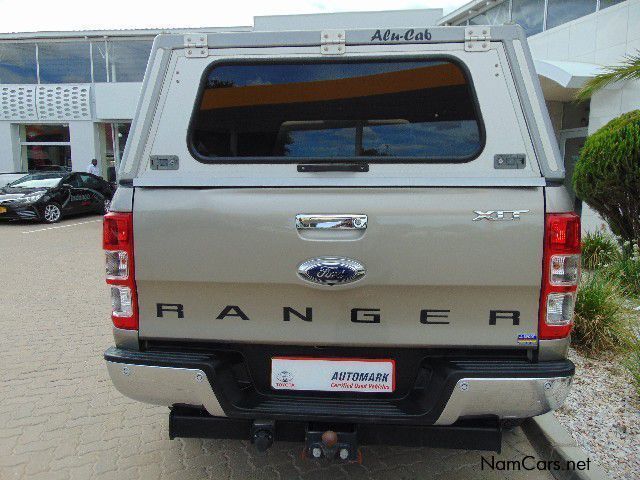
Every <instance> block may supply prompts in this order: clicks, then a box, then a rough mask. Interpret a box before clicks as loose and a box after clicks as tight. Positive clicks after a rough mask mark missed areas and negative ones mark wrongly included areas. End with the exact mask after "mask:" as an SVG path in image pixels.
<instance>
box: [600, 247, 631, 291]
mask: <svg viewBox="0 0 640 480" xmlns="http://www.w3.org/2000/svg"><path fill="white" fill-rule="evenodd" d="M604 270H605V271H606V273H607V275H608V276H609V278H611V280H613V281H615V282H618V283H619V284H620V286H621V287H622V290H623V291H624V294H625V295H627V296H630V297H636V298H640V252H639V248H638V244H637V243H633V242H628V241H627V242H624V243H623V244H622V253H620V255H618V256H617V257H616V258H615V259H614V260H613V261H612V262H611V263H608V264H606V266H604Z"/></svg>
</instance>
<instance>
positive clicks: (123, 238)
mask: <svg viewBox="0 0 640 480" xmlns="http://www.w3.org/2000/svg"><path fill="white" fill-rule="evenodd" d="M102 247H103V248H104V251H105V256H106V273H107V284H109V285H110V286H111V319H112V321H113V324H114V326H116V327H117V328H123V329H126V330H137V329H138V299H137V294H136V282H135V270H134V261H133V214H131V213H119V212H109V213H107V214H106V215H105V216H104V223H103V230H102Z"/></svg>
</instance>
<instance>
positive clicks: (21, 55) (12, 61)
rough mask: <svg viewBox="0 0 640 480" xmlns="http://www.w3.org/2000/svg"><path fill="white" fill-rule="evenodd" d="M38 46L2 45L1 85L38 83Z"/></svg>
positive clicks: (0, 44)
mask: <svg viewBox="0 0 640 480" xmlns="http://www.w3.org/2000/svg"><path fill="white" fill-rule="evenodd" d="M37 68H38V67H37V66H36V45H35V44H34V43H0V83H38V77H37Z"/></svg>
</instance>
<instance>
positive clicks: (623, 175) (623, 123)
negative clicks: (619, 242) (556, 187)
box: [573, 110, 640, 241]
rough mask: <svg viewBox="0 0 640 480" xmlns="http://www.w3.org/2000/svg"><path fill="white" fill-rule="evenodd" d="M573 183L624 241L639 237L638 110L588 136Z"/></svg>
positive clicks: (636, 239) (576, 189)
mask: <svg viewBox="0 0 640 480" xmlns="http://www.w3.org/2000/svg"><path fill="white" fill-rule="evenodd" d="M573 186H574V189H575V192H576V194H577V195H578V197H580V198H581V199H582V200H584V201H585V202H586V203H588V204H589V205H590V206H591V207H592V208H594V209H595V210H596V211H597V212H598V213H599V214H600V215H601V216H602V217H603V218H604V219H605V220H606V221H607V222H608V223H609V227H610V228H611V230H612V231H613V233H615V234H616V235H618V236H620V237H622V238H623V239H624V240H635V241H638V240H639V239H640V208H638V199H640V110H635V111H633V112H629V113H626V114H624V115H621V116H620V117H618V118H615V119H614V120H611V121H610V122H609V123H607V124H606V125H605V126H604V127H602V128H601V129H600V130H598V131H597V132H595V133H594V134H593V135H591V136H589V137H588V138H587V141H586V143H585V145H584V148H583V149H582V151H581V152H580V158H579V159H578V161H577V162H576V166H575V169H574V173H573Z"/></svg>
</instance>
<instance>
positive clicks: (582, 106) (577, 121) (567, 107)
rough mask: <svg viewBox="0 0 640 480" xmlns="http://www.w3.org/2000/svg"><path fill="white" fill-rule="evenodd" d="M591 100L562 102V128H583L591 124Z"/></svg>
mask: <svg viewBox="0 0 640 480" xmlns="http://www.w3.org/2000/svg"><path fill="white" fill-rule="evenodd" d="M590 105H591V102H589V101H588V100H587V101H586V102H580V103H577V102H566V103H563V104H562V130H567V129H574V128H583V127H586V126H588V125H589V108H590Z"/></svg>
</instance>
